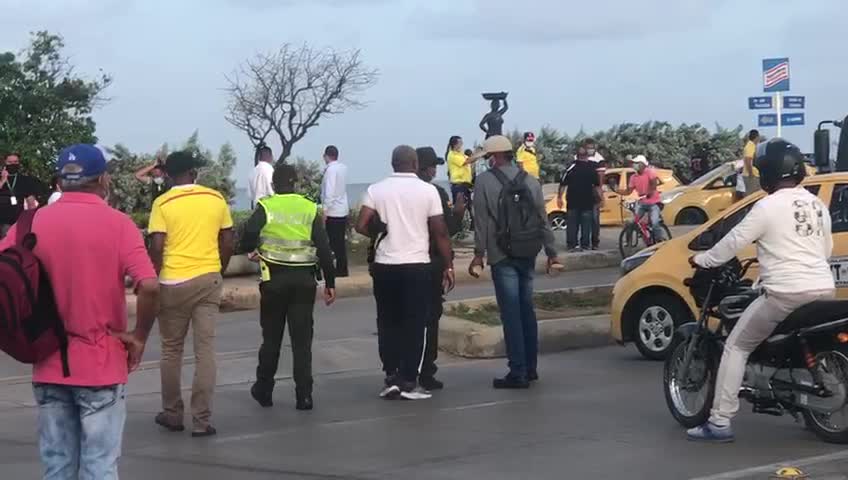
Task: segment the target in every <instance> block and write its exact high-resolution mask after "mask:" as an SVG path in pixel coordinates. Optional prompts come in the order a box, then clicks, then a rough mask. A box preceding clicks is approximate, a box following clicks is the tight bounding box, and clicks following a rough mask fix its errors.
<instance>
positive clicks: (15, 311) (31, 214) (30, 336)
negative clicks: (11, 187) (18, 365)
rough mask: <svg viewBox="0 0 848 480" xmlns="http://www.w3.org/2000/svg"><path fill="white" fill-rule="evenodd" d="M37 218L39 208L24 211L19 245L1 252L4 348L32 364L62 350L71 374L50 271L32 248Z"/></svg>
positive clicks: (65, 371) (0, 328) (0, 302)
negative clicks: (36, 212)
mask: <svg viewBox="0 0 848 480" xmlns="http://www.w3.org/2000/svg"><path fill="white" fill-rule="evenodd" d="M34 218H35V210H28V211H25V212H23V213H22V214H21V216H20V218H19V219H18V222H17V227H16V228H17V239H16V242H15V243H16V245H15V246H13V247H11V248H8V249H6V250H3V251H2V252H0V350H2V351H4V352H6V353H7V354H9V355H10V356H11V357H12V358H14V359H15V360H17V361H19V362H22V363H29V364H34V363H38V362H40V361H42V360H44V359H46V358H47V357H49V356H50V355H52V354H54V353H56V352H57V351H60V352H61V355H62V373H63V375H64V376H65V377H68V376H70V374H71V373H70V369H69V367H68V335H67V332H66V331H65V326H64V324H63V323H62V319H61V318H60V317H59V312H58V309H57V308H56V299H55V297H54V295H53V287H52V286H51V285H50V280H49V279H48V278H47V272H45V270H44V267H43V266H42V265H41V262H40V261H39V260H38V258H36V257H35V255H34V254H33V252H32V251H33V249H34V248H35V244H36V242H37V239H36V237H35V234H34V233H32V221H33V219H34Z"/></svg>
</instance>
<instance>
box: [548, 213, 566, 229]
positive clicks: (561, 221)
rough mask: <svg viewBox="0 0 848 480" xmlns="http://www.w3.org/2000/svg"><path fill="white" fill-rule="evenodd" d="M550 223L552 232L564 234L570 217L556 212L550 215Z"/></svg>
mask: <svg viewBox="0 0 848 480" xmlns="http://www.w3.org/2000/svg"><path fill="white" fill-rule="evenodd" d="M548 221H550V222H551V230H553V231H555V232H564V231H566V230H567V227H568V217H566V216H565V213H564V212H556V213H552V214H550V215H548Z"/></svg>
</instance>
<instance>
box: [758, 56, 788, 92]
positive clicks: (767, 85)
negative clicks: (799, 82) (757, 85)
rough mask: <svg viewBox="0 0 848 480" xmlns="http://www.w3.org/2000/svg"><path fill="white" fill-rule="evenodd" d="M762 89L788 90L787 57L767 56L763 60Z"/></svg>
mask: <svg viewBox="0 0 848 480" xmlns="http://www.w3.org/2000/svg"><path fill="white" fill-rule="evenodd" d="M763 91H764V92H787V91H789V59H788V58H767V59H765V60H763Z"/></svg>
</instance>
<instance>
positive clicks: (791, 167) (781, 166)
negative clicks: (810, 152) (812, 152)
mask: <svg viewBox="0 0 848 480" xmlns="http://www.w3.org/2000/svg"><path fill="white" fill-rule="evenodd" d="M754 166H755V167H757V170H759V171H760V186H761V187H762V188H763V190H765V191H766V192H769V193H771V192H773V191H774V190H775V188H777V184H778V183H780V181H781V180H783V179H786V178H794V179H795V180H796V181H797V183H801V181H802V180H803V179H804V177H805V176H806V174H807V169H806V167H805V160H804V154H803V153H801V150H799V149H798V147H796V146H795V145H793V144H792V143H789V142H787V141H786V140H784V139H782V138H773V139H771V140H769V141H768V142H766V143H763V144H760V145H759V146H758V147H757V158H756V159H755V160H754Z"/></svg>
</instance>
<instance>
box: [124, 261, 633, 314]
mask: <svg viewBox="0 0 848 480" xmlns="http://www.w3.org/2000/svg"><path fill="white" fill-rule="evenodd" d="M241 257H243V256H238V257H233V260H232V261H236V262H238V263H236V264H233V263H231V264H230V268H228V269H227V271H228V272H230V271H232V270H233V269H234V268H237V269H241V268H245V269H246V268H250V267H251V266H253V265H255V264H254V263H252V262H249V261H248V260H247V259H246V258H244V259H243V261H244V262H247V263H246V264H244V265H242V260H241V259H240V258H241ZM237 258H239V260H236V259H237ZM560 260H561V261H562V262H563V264H564V265H565V269H566V271H574V270H589V269H597V268H610V267H617V266H619V264H620V263H621V258H620V256H619V255H618V252H615V251H612V250H609V251H594V252H584V253H571V254H567V255H563V256H561V257H560ZM232 261H231V262H232ZM470 262H471V259H470V258H457V259H456V282H457V284H464V283H473V282H485V281H491V278H492V277H491V269H490V268H485V269H484V270H483V272H482V273H481V274H480V278H473V277H472V276H471V275H469V274H468V264H469V263H470ZM545 269H546V263H545V258H544V257H540V258H539V261H538V262H536V272H537V273H540V274H543V273H545ZM371 287H372V283H371V277H370V276H369V275H367V274H355V275H353V276H351V277H347V278H339V279H337V280H336V297H337V298H349V297H361V296H366V295H370V294H371ZM259 301H260V295H259V281H258V274H252V275H242V276H239V277H230V276H228V278H226V280H225V281H224V291H223V293H222V294H221V310H223V311H228V312H231V311H240V310H256V309H258V308H259ZM135 302H136V299H135V295H133V294H131V293H128V294H127V309H128V311H129V315H130V316H132V315H135Z"/></svg>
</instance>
